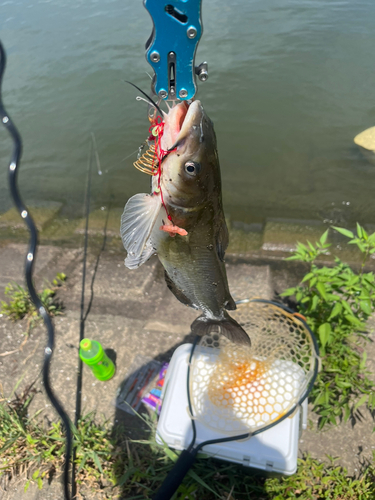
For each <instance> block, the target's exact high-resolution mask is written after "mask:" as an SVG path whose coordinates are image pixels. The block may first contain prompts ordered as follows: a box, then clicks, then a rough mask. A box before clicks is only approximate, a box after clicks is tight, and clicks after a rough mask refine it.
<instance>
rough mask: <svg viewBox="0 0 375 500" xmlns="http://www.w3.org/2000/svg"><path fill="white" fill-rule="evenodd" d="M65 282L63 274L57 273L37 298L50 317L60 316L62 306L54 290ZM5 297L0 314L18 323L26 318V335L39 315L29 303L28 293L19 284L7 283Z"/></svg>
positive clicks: (31, 303)
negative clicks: (6, 298)
mask: <svg viewBox="0 0 375 500" xmlns="http://www.w3.org/2000/svg"><path fill="white" fill-rule="evenodd" d="M65 281H66V275H65V274H64V273H57V275H56V278H55V279H54V280H53V281H52V283H48V286H47V287H46V288H44V289H43V290H42V291H41V292H40V293H38V296H39V298H40V300H41V302H42V304H43V306H44V307H45V309H46V310H47V311H48V313H49V314H50V315H51V316H57V315H60V314H62V310H63V307H62V304H61V302H59V301H58V300H57V299H56V290H57V289H58V288H59V287H61V286H62V285H63V283H64V282H65ZM5 295H6V296H7V297H8V300H7V301H4V300H2V301H1V308H0V313H1V314H3V315H5V316H7V317H8V318H9V319H10V320H11V321H19V320H21V319H24V318H26V319H27V320H28V321H27V325H28V326H27V333H29V332H30V329H31V328H32V327H33V326H34V325H35V323H36V322H37V321H38V319H39V315H38V312H37V310H36V309H35V306H34V304H33V302H32V301H31V298H30V295H29V293H28V292H27V291H26V290H25V289H24V288H23V287H22V286H21V285H19V284H17V283H15V282H13V283H8V285H7V286H6V287H5Z"/></svg>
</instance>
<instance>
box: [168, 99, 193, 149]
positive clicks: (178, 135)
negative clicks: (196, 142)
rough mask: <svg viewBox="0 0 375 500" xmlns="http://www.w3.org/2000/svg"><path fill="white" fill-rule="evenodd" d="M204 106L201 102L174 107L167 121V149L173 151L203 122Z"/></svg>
mask: <svg viewBox="0 0 375 500" xmlns="http://www.w3.org/2000/svg"><path fill="white" fill-rule="evenodd" d="M202 114H203V110H202V105H201V103H200V101H193V102H192V103H191V104H189V103H187V102H186V101H183V102H181V103H179V104H177V105H176V106H174V107H173V108H172V109H171V110H170V111H169V113H168V115H167V117H166V119H165V128H164V132H165V135H166V139H167V140H166V146H167V147H166V149H167V151H172V150H173V149H175V148H176V147H178V145H179V144H180V143H181V142H182V141H183V140H184V139H185V138H186V137H187V136H188V134H189V133H190V131H191V129H192V128H196V127H198V126H199V124H200V123H201V121H202Z"/></svg>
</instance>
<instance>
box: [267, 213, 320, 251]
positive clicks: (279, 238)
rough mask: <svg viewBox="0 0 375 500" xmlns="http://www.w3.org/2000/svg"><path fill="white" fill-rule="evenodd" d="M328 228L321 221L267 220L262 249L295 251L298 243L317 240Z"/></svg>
mask: <svg viewBox="0 0 375 500" xmlns="http://www.w3.org/2000/svg"><path fill="white" fill-rule="evenodd" d="M326 229H327V226H325V225H324V224H322V223H320V222H319V221H316V222H315V221H311V222H309V223H305V222H303V221H277V220H273V221H272V220H271V221H267V223H266V226H265V228H264V233H263V244H262V249H263V250H268V251H283V252H293V251H294V250H295V248H296V243H297V241H299V242H300V243H306V242H307V241H308V240H309V241H311V242H315V241H317V240H319V238H320V237H321V235H322V234H323V233H324V231H325V230H326Z"/></svg>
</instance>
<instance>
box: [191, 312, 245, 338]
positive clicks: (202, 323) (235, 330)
mask: <svg viewBox="0 0 375 500" xmlns="http://www.w3.org/2000/svg"><path fill="white" fill-rule="evenodd" d="M217 330H219V332H220V333H221V334H222V335H225V337H227V338H228V339H229V340H230V341H231V342H234V343H235V344H245V345H251V341H250V337H249V336H248V334H247V333H246V332H245V330H244V329H243V328H242V326H240V325H239V324H238V323H237V321H236V320H234V319H233V318H231V317H230V316H229V314H228V313H226V312H225V311H224V317H223V319H211V318H207V317H206V316H204V315H202V316H199V317H198V318H197V319H196V320H195V321H193V323H192V324H191V332H192V333H193V334H195V335H199V336H201V337H203V336H204V335H208V334H210V333H211V332H212V331H217Z"/></svg>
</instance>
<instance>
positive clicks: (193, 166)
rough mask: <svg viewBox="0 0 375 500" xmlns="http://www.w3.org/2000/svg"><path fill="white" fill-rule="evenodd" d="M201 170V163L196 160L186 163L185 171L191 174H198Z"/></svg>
mask: <svg viewBox="0 0 375 500" xmlns="http://www.w3.org/2000/svg"><path fill="white" fill-rule="evenodd" d="M200 171H201V166H200V163H197V162H195V161H187V162H186V163H185V172H186V173H188V174H189V175H197V174H199V172H200Z"/></svg>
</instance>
